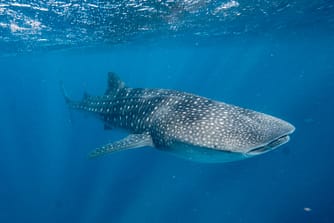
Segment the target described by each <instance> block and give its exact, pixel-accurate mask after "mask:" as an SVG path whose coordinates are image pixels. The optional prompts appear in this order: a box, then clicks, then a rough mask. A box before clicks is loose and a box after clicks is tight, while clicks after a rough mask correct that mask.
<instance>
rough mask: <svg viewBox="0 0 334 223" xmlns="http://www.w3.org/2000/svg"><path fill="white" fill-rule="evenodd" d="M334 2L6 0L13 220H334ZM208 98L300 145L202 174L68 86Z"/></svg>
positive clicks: (2, 171) (1, 78)
mask: <svg viewBox="0 0 334 223" xmlns="http://www.w3.org/2000/svg"><path fill="white" fill-rule="evenodd" d="M333 34H334V5H333V3H332V2H331V1H316V2H313V1H268V2H267V1H209V0H207V1H195V0H194V1H160V2H159V1H109V2H103V1H101V2H99V3H95V2H88V1H71V2H70V1H64V2H57V1H36V2H35V1H32V3H31V2H30V3H26V2H21V1H2V2H1V3H0V68H1V70H0V101H1V103H0V123H1V128H0V152H1V153H0V154H1V156H0V222H1V223H7V222H8V223H12V222H13V223H14V222H20V223H21V222H34V223H39V222H51V223H52V222H71V223H72V222H80V223H90V222H94V223H107V222H108V223H109V222H112V223H114V222H117V223H118V222H122V223H125V222H182V223H183V222H192V223H195V222H247V223H248V222H255V223H261V222H266V223H267V222H277V223H279V222H310V223H313V222H318V223H323V222H327V223H331V222H334V214H333V213H334V191H333V188H334V177H333V171H334V162H333V157H334V143H333V125H334V118H333V114H334V100H333V96H334V62H333V58H334V35H333ZM108 71H114V72H115V73H117V74H118V75H119V76H120V77H121V78H122V79H123V80H124V81H125V82H126V84H127V85H128V86H131V87H149V88H169V89H177V90H182V91H186V92H191V93H195V94H199V95H202V96H205V97H210V98H213V99H216V100H220V101H224V102H227V103H231V104H235V105H239V106H242V107H246V108H251V109H253V110H257V111H261V112H264V113H268V114H272V115H274V116H277V117H281V118H283V119H285V120H287V121H289V122H291V123H292V124H294V125H295V126H296V132H295V133H294V134H293V135H292V137H291V141H290V142H289V143H288V144H286V145H284V146H282V147H281V148H279V149H277V150H275V151H272V152H270V153H266V154H264V155H261V156H257V157H254V158H251V159H247V160H243V161H237V162H231V163H222V164H202V163H196V162H190V161H186V160H182V159H179V158H176V157H174V156H171V155H169V154H167V153H163V152H160V151H157V150H154V149H151V148H143V149H137V150H131V151H124V152H120V153H115V154H110V155H108V156H106V157H103V158H98V159H94V160H89V159H88V158H87V154H88V153H89V152H90V151H91V150H92V149H94V148H96V147H98V146H101V145H103V144H106V143H108V142H111V141H113V140H116V139H119V138H120V137H122V136H124V133H123V132H121V131H119V130H115V129H113V130H110V131H109V130H108V131H106V130H104V129H103V124H102V123H101V122H100V121H99V120H97V119H95V118H94V117H91V116H89V115H86V114H83V113H80V112H70V111H69V110H68V108H67V106H66V104H65V102H64V100H63V97H62V95H61V92H60V89H59V81H60V80H62V81H64V83H65V86H66V88H67V91H68V93H69V95H70V96H71V97H73V98H76V99H80V98H81V97H82V94H83V92H84V91H86V92H89V93H90V94H94V95H100V94H103V93H104V91H105V88H106V78H107V75H106V74H107V72H108Z"/></svg>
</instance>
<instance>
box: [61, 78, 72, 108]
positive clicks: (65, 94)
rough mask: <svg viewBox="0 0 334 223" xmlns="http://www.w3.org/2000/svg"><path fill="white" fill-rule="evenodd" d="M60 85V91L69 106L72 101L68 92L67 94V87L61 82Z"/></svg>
mask: <svg viewBox="0 0 334 223" xmlns="http://www.w3.org/2000/svg"><path fill="white" fill-rule="evenodd" d="M59 85H60V90H61V92H62V93H63V96H64V99H65V102H66V104H69V103H70V102H71V99H70V98H69V97H68V95H67V92H66V90H65V87H64V82H63V81H60V82H59Z"/></svg>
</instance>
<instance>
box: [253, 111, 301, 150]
mask: <svg viewBox="0 0 334 223" xmlns="http://www.w3.org/2000/svg"><path fill="white" fill-rule="evenodd" d="M273 126H275V127H274V129H275V131H273V132H272V134H269V135H268V137H267V139H266V141H264V142H263V144H261V145H259V146H257V147H254V148H251V149H249V151H248V152H247V155H259V154H262V153H266V152H269V151H271V150H273V149H275V148H277V147H279V146H281V145H283V144H285V143H287V142H289V140H290V135H291V134H292V133H293V132H294V131H295V127H294V126H293V125H291V124H290V123H288V122H286V121H283V120H281V119H276V118H275V120H274V124H273ZM268 131H270V129H269V130H268Z"/></svg>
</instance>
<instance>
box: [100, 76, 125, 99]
mask: <svg viewBox="0 0 334 223" xmlns="http://www.w3.org/2000/svg"><path fill="white" fill-rule="evenodd" d="M124 87H125V84H124V82H123V81H122V80H121V79H120V78H119V77H118V76H117V75H116V74H115V73H113V72H109V73H108V86H107V90H106V92H105V94H109V95H113V94H116V93H117V92H118V91H119V90H120V89H122V88H124Z"/></svg>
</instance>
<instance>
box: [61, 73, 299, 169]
mask: <svg viewBox="0 0 334 223" xmlns="http://www.w3.org/2000/svg"><path fill="white" fill-rule="evenodd" d="M62 91H63V95H64V98H65V102H66V104H67V105H68V106H69V107H70V108H71V109H75V110H82V111H85V112H89V113H92V114H94V115H95V116H97V117H98V118H99V119H100V120H102V121H103V123H104V127H105V129H112V128H122V129H125V130H127V132H128V133H129V135H128V136H127V137H125V138H123V139H121V140H119V141H115V142H112V143H109V144H106V145H103V146H101V147H98V148H96V149H95V150H93V151H92V152H91V153H90V155H89V156H90V157H91V158H93V157H99V156H102V155H106V154H109V153H113V152H117V151H123V150H127V149H135V148H141V147H153V148H156V149H158V150H160V151H165V152H168V153H171V154H174V155H176V156H178V157H181V158H184V159H187V160H192V161H197V162H206V163H219V162H230V161H235V160H242V159H245V158H250V157H254V156H257V155H260V154H264V153H267V152H269V151H272V150H273V149H275V148H277V147H279V146H281V145H283V144H285V143H287V142H288V141H289V139H290V135H291V134H292V133H293V132H294V131H295V127H294V126H293V125H292V124H290V123H288V122H286V121H284V120H282V119H279V118H276V117H274V116H271V115H268V114H264V113H261V112H257V111H253V110H250V109H245V108H241V107H239V106H235V105H231V104H227V103H224V102H219V101H215V100H212V99H209V98H205V97H201V96H198V95H195V94H191V93H186V92H181V91H176V90H168V89H147V88H130V87H128V86H126V85H125V83H124V82H123V81H122V80H121V79H120V78H119V77H118V75H116V74H115V73H113V72H109V73H108V84H107V90H106V91H105V93H104V94H103V95H102V96H92V95H89V94H87V93H85V94H84V97H83V99H82V100H80V101H74V100H72V99H70V98H69V96H68V95H67V93H66V91H65V88H64V87H63V85H62Z"/></svg>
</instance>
